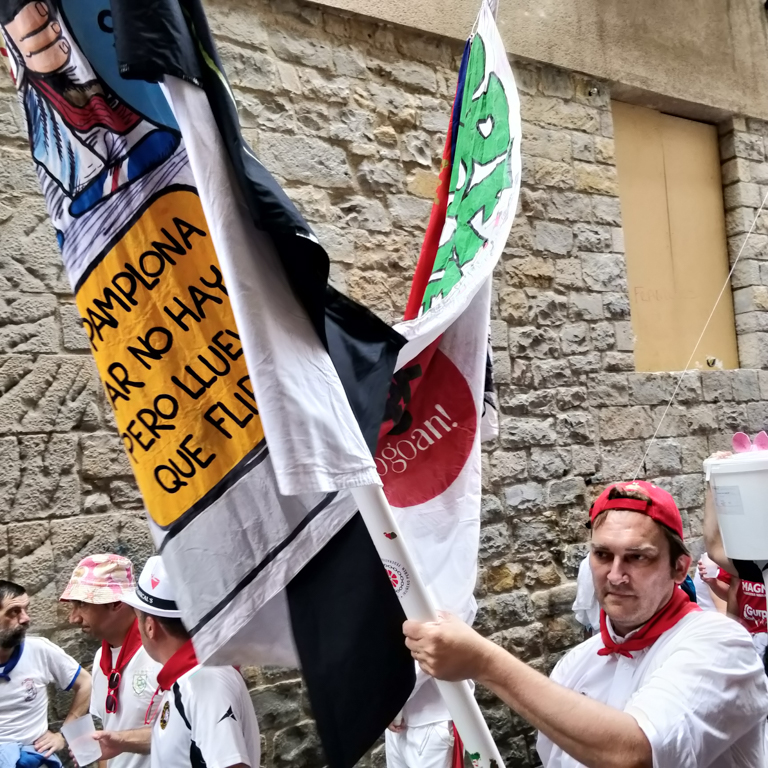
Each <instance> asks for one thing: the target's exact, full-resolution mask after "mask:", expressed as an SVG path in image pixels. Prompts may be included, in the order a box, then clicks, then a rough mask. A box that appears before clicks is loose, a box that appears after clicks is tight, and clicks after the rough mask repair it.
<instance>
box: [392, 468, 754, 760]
mask: <svg viewBox="0 0 768 768" xmlns="http://www.w3.org/2000/svg"><path fill="white" fill-rule="evenodd" d="M590 526H591V532H592V533H591V549H590V564H591V567H592V574H593V578H594V582H595V590H596V592H597V597H598V601H599V603H600V608H601V611H600V633H599V634H596V635H595V636H594V637H591V638H590V639H589V640H587V641H586V642H584V643H582V644H581V645H579V646H577V647H576V648H574V649H573V650H571V651H570V652H569V653H567V654H566V655H565V656H564V657H563V658H562V659H561V660H560V662H559V663H558V664H557V666H556V667H555V669H554V671H553V672H552V675H551V677H550V678H547V677H545V676H544V675H542V674H541V673H539V672H537V671H536V670H534V669H533V668H531V667H529V666H528V665H527V664H525V663H523V662H522V661H519V660H518V659H516V658H515V657H514V656H512V655H511V654H509V653H507V652H506V651H504V650H503V649H502V648H500V647H499V646H497V645H495V644H494V643H492V642H491V641H489V640H486V639H484V638H482V637H481V636H480V635H478V634H477V633H476V632H474V630H472V629H470V628H469V627H468V626H466V624H464V623H463V622H460V621H458V620H456V619H454V618H453V617H452V616H449V615H444V616H443V617H442V618H441V619H440V620H439V621H437V622H427V623H418V622H412V621H408V622H406V623H405V626H404V632H405V634H406V638H407V639H406V644H407V645H408V647H409V648H410V649H411V653H412V654H413V656H414V658H416V660H417V661H418V662H419V663H420V665H421V667H422V669H424V671H425V672H427V673H429V674H431V675H433V676H435V677H437V678H440V679H444V680H461V679H465V678H474V679H475V680H477V681H478V682H481V683H482V684H483V685H485V686H486V687H487V688H490V689H491V690H492V691H494V692H495V693H496V694H497V695H498V696H499V697H500V698H502V699H503V700H504V701H505V702H506V703H507V704H508V705H509V706H510V707H511V708H512V709H514V710H515V711H516V712H518V713H519V714H520V715H521V716H522V717H524V718H525V719H526V720H528V722H530V723H531V724H532V725H533V726H534V727H536V728H537V729H538V730H539V740H538V745H537V746H538V750H539V755H540V757H541V760H542V763H543V764H544V766H545V768H577V767H578V766H588V768H607V767H609V766H610V767H611V768H624V767H625V766H626V768H672V766H685V767H686V768H755V767H756V766H763V765H765V764H766V763H765V751H764V750H765V747H764V733H765V721H766V716H768V685H766V678H765V674H764V672H763V669H762V665H761V664H760V662H759V660H758V658H757V655H756V654H755V651H754V649H753V647H752V643H751V641H750V638H749V635H748V633H747V632H746V630H745V629H744V628H743V627H741V626H739V625H738V624H737V623H736V622H734V621H730V620H729V619H727V618H726V617H725V616H723V615H722V614H719V613H715V612H706V611H701V610H699V608H698V606H696V604H695V603H692V602H691V601H690V599H689V598H688V596H687V595H686V594H685V593H684V592H683V591H682V590H681V589H680V587H679V585H680V584H681V583H682V582H683V580H684V579H685V577H686V575H687V573H688V569H689V568H690V565H691V557H690V555H689V553H688V550H687V548H686V546H685V544H684V542H683V523H682V519H681V517H680V512H679V510H678V509H677V506H676V505H675V502H674V500H673V499H672V497H671V496H670V495H669V494H668V493H667V492H666V491H664V490H662V489H661V488H658V487H657V486H655V485H653V484H652V483H648V482H644V481H638V482H632V483H618V484H614V485H611V486H609V487H608V488H607V489H606V490H605V491H604V492H603V493H602V494H600V496H599V497H598V499H597V501H595V503H594V504H593V506H592V509H591V510H590Z"/></svg>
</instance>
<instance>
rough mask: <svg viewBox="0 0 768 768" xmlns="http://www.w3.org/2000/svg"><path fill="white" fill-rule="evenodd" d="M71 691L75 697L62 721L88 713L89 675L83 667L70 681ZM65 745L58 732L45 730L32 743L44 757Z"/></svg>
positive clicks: (74, 718) (89, 695) (89, 700)
mask: <svg viewBox="0 0 768 768" xmlns="http://www.w3.org/2000/svg"><path fill="white" fill-rule="evenodd" d="M71 690H72V691H74V693H75V697H74V698H73V699H72V704H71V706H70V707H69V712H68V713H67V716H66V717H65V718H64V722H65V723H68V722H70V720H77V718H78V717H82V716H83V715H87V714H88V707H89V705H90V703H91V675H90V674H89V673H88V672H86V670H84V669H82V668H81V669H80V671H79V672H78V674H77V678H76V679H75V682H74V683H72V689H71ZM66 745H67V742H66V740H65V739H64V737H63V736H62V735H61V734H60V733H52V732H51V731H46V732H45V733H44V734H43V735H42V736H41V737H40V738H39V739H37V741H35V743H34V747H35V750H36V751H37V752H39V753H40V754H41V755H43V756H45V757H50V756H51V755H52V754H53V753H54V752H60V751H61V750H62V749H64V747H65V746H66Z"/></svg>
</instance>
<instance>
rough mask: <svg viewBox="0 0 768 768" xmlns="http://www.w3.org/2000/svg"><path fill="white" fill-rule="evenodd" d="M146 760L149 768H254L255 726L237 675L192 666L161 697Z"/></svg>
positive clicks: (233, 671) (258, 748)
mask: <svg viewBox="0 0 768 768" xmlns="http://www.w3.org/2000/svg"><path fill="white" fill-rule="evenodd" d="M151 754H152V768H190V766H192V768H198V766H206V768H228V767H229V766H232V765H238V764H239V763H243V764H245V765H248V766H251V768H259V762H260V757H261V742H260V741H259V725H258V722H257V721H256V714H255V713H254V711H253V704H252V703H251V698H250V696H249V695H248V689H247V688H246V687H245V682H244V681H243V678H242V677H240V673H239V672H238V671H237V670H236V669H235V668H234V667H204V666H202V665H198V666H196V667H194V668H193V669H191V670H190V671H189V672H186V673H185V674H183V675H182V676H181V677H180V678H179V679H178V680H177V681H176V682H175V683H174V684H173V686H172V687H171V690H170V691H166V692H165V693H164V694H163V698H162V700H161V702H160V704H159V707H158V710H157V714H156V715H155V717H154V722H153V724H152V753H151ZM201 757H202V761H201ZM203 761H204V762H203Z"/></svg>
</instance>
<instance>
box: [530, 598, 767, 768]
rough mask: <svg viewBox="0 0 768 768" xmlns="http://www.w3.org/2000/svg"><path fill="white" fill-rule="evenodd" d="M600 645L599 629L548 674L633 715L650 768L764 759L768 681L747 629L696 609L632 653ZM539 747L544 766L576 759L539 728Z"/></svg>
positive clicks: (748, 764) (563, 767)
mask: <svg viewBox="0 0 768 768" xmlns="http://www.w3.org/2000/svg"><path fill="white" fill-rule="evenodd" d="M609 626H610V625H609ZM630 635H631V633H630ZM614 639H617V638H615V637H614ZM602 647H603V643H602V640H601V638H600V635H595V636H594V637H591V638H590V639H589V640H587V641H586V642H584V643H582V644H581V645H578V646H577V647H576V648H574V649H573V650H572V651H570V652H569V653H568V654H566V655H565V656H564V657H563V658H562V659H561V660H560V662H559V663H558V664H557V666H556V667H555V669H554V670H553V672H552V675H551V678H552V680H554V681H555V682H557V683H560V685H563V686H565V687H566V688H570V689H571V690H574V691H577V692H578V693H581V694H584V695H585V696H589V697H590V698H591V699H595V700H596V701H601V702H603V703H604V704H608V705H609V706H611V707H614V708H615V709H619V710H622V711H624V712H626V713H627V714H629V715H632V717H634V718H635V720H637V723H638V725H639V726H640V728H641V729H642V730H643V733H645V735H646V737H647V738H648V741H649V742H650V744H651V749H652V751H653V766H654V768H673V767H674V768H760V767H761V766H764V765H765V754H764V749H765V746H764V741H765V721H766V717H767V716H768V684H767V683H766V675H765V672H764V671H763V666H762V664H761V663H760V660H759V659H758V658H757V654H756V653H755V649H754V648H753V646H752V641H751V639H750V637H749V633H748V632H747V631H746V630H745V629H744V627H742V626H741V625H739V624H738V623H737V622H735V621H733V620H732V619H728V618H726V617H725V616H723V615H722V614H720V613H713V612H709V611H697V612H696V613H690V614H688V615H687V616H685V617H684V618H683V619H682V620H681V621H679V622H678V623H677V624H676V625H675V626H674V627H673V628H672V629H670V630H669V631H667V632H665V633H664V634H663V635H662V636H661V637H660V638H659V639H658V640H657V641H656V642H655V643H654V644H653V645H652V646H651V647H650V648H647V649H645V650H644V651H633V652H632V655H633V658H631V659H630V658H627V657H625V656H621V655H619V654H611V655H609V656H598V655H597V652H598V650H599V649H600V648H602ZM537 748H538V751H539V755H540V757H541V760H542V763H543V764H544V766H545V768H577V766H580V765H581V763H578V762H576V760H574V759H573V758H572V757H570V755H567V754H566V753H565V752H563V750H562V749H560V747H558V746H556V745H555V744H553V743H552V742H551V741H550V740H549V739H548V738H547V737H546V736H544V735H543V734H541V733H540V734H539V739H538V743H537Z"/></svg>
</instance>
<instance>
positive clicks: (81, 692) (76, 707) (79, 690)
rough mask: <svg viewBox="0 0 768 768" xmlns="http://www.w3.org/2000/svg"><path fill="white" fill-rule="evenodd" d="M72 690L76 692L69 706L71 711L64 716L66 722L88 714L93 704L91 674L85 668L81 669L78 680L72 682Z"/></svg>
mask: <svg viewBox="0 0 768 768" xmlns="http://www.w3.org/2000/svg"><path fill="white" fill-rule="evenodd" d="M72 691H74V693H75V697H74V698H73V699H72V704H71V706H70V707H69V712H68V713H67V716H66V717H65V718H64V722H65V723H68V722H70V721H71V720H77V718H78V717H82V716H83V715H87V714H88V710H89V708H90V705H91V675H90V672H87V671H86V670H84V669H81V670H80V673H79V674H78V676H77V680H75V682H74V683H73V684H72Z"/></svg>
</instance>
